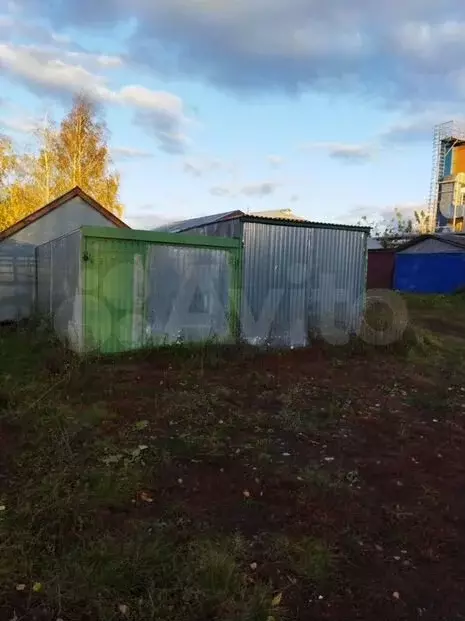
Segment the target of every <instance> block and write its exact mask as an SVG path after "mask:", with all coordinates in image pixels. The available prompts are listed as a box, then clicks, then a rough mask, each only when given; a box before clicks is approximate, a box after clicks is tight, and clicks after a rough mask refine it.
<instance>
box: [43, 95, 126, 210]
mask: <svg viewBox="0 0 465 621" xmlns="http://www.w3.org/2000/svg"><path fill="white" fill-rule="evenodd" d="M107 141H108V130H107V127H106V124H105V122H104V121H103V120H102V119H101V118H100V115H99V110H98V108H97V106H96V105H95V104H94V103H93V102H92V101H90V100H89V99H87V98H86V97H84V96H78V97H76V99H75V101H74V104H73V107H72V109H71V111H70V112H69V114H68V115H66V116H65V118H64V119H63V120H62V122H61V124H60V127H59V129H58V132H57V134H56V139H55V142H54V146H53V149H54V154H53V157H56V181H57V187H56V191H57V192H58V194H63V193H64V192H66V191H68V190H70V189H71V188H73V187H75V186H79V187H80V188H81V189H82V190H84V191H85V192H87V193H88V194H90V196H92V197H93V198H95V200H97V201H98V202H99V203H101V204H102V205H103V206H104V207H106V208H107V209H109V210H110V211H113V212H114V213H116V214H118V215H120V214H121V212H122V206H121V203H120V201H119V198H118V194H119V183H120V180H119V175H118V174H117V173H116V172H115V171H114V170H113V169H112V162H111V158H110V151H109V147H108V142H107Z"/></svg>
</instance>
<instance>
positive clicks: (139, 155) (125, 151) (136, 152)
mask: <svg viewBox="0 0 465 621" xmlns="http://www.w3.org/2000/svg"><path fill="white" fill-rule="evenodd" d="M111 152H112V154H113V155H114V157H115V158H117V159H119V160H139V159H146V158H150V157H153V153H151V152H150V151H144V150H143V149H136V148H133V147H113V148H112V149H111Z"/></svg>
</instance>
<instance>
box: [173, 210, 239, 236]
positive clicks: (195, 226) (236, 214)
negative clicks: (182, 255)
mask: <svg viewBox="0 0 465 621" xmlns="http://www.w3.org/2000/svg"><path fill="white" fill-rule="evenodd" d="M243 215H244V212H243V211H239V210H237V211H235V212H232V213H230V214H228V215H227V216H223V217H222V218H218V219H217V220H213V221H211V222H209V223H208V224H199V223H198V222H197V224H193V225H192V226H186V227H185V228H183V229H182V231H179V233H185V232H186V231H192V229H199V228H202V227H203V226H210V224H217V223H218V222H228V221H229V220H237V219H239V218H242V216H243ZM192 220H196V218H192ZM181 222H183V220H181ZM175 224H176V222H173V223H172V226H174V225H175ZM179 233H178V234H179Z"/></svg>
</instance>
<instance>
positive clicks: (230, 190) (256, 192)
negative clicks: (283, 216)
mask: <svg viewBox="0 0 465 621" xmlns="http://www.w3.org/2000/svg"><path fill="white" fill-rule="evenodd" d="M280 185H281V184H279V183H277V182H275V181H262V182H260V183H251V184H248V185H243V186H241V187H237V188H236V187H228V186H214V187H212V188H210V194H212V195H213V196H219V197H222V198H232V197H238V196H247V197H249V198H263V197H264V196H269V195H271V194H273V193H274V192H275V190H276V189H277V188H278V187H279V186H280Z"/></svg>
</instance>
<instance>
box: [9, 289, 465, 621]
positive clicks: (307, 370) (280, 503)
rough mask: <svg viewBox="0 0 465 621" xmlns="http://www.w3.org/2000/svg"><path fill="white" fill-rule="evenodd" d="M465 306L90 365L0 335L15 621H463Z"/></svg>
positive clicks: (440, 305) (23, 337)
mask: <svg viewBox="0 0 465 621" xmlns="http://www.w3.org/2000/svg"><path fill="white" fill-rule="evenodd" d="M464 311H465V304H464V303H463V302H460V303H454V305H450V304H449V303H448V302H447V304H446V302H445V301H444V300H442V301H441V300H439V301H436V302H435V303H434V305H432V304H429V303H428V304H426V303H425V306H424V307H423V306H422V305H421V304H417V305H416V306H415V307H413V308H412V316H413V317H414V318H415V323H414V329H412V327H411V328H410V332H409V335H408V338H406V339H405V342H403V343H402V344H400V345H398V346H395V347H392V348H385V347H373V348H369V347H363V346H359V345H357V344H355V345H353V346H348V347H343V348H342V347H339V348H337V347H334V348H330V347H326V346H322V345H314V346H313V347H311V348H308V349H305V350H299V351H287V352H272V351H268V352H261V353H257V352H256V351H252V350H248V349H244V350H239V351H237V350H234V349H230V350H217V349H199V350H186V351H184V350H183V349H182V348H179V350H174V351H173V350H171V351H157V352H151V353H144V354H143V355H137V356H121V357H118V358H106V359H102V360H94V361H85V362H79V361H76V360H75V359H74V358H73V357H72V356H70V355H69V354H68V353H67V352H65V351H63V350H62V349H60V348H59V346H57V345H55V344H52V345H50V344H49V345H47V353H46V354H45V355H44V353H43V342H40V339H39V340H38V342H37V343H36V344H34V343H32V344H31V337H30V335H28V333H26V332H24V331H23V332H15V331H11V330H10V331H8V332H6V331H5V332H4V333H3V336H2V337H1V346H2V347H3V353H4V354H6V353H7V351H8V352H10V353H11V355H12V356H13V354H14V356H15V358H14V362H13V361H10V362H9V363H8V364H7V363H5V355H2V363H1V365H2V368H1V371H2V376H1V377H2V382H1V384H0V388H1V392H0V442H1V446H2V451H1V453H0V535H1V539H0V580H1V587H0V619H15V620H16V621H19V619H27V620H28V621H29V620H32V619H43V620H44V621H45V620H47V621H48V620H51V619H63V621H78V620H79V621H80V620H84V619H86V620H89V621H90V620H91V619H92V620H94V619H95V620H100V619H101V620H105V621H106V620H107V619H108V620H109V619H134V620H135V619H144V620H145V619H153V620H155V619H157V620H158V619H160V620H164V619H166V620H168V619H170V620H171V621H187V620H189V621H190V620H192V621H207V620H214V619H217V620H220V619H221V620H222V621H223V620H233V619H234V620H244V621H246V620H250V621H255V620H257V621H258V620H263V621H279V620H283V619H291V620H299V621H300V620H301V621H304V620H305V621H307V620H308V619H321V620H331V621H336V620H337V621H347V620H348V619H350V620H354V619H361V620H364V621H371V620H375V619H380V618H382V619H386V620H391V619H392V620H394V619H396V620H398V619H409V620H410V619H428V620H431V621H433V620H434V621H441V620H443V621H446V620H447V621H455V620H459V619H465V383H464V378H465V371H464V370H463V361H464V352H465V340H463V338H462V337H465V331H463V332H461V331H460V329H459V326H460V318H461V317H462V316H463V315H462V313H463V312H464ZM447 313H449V316H450V323H449V324H448V325H449V326H450V325H453V326H454V327H453V329H452V330H449V329H448V330H445V331H444V333H442V332H441V328H440V326H441V322H446V323H447ZM422 318H423V319H424V321H423V322H422ZM435 319H436V321H437V322H438V323H437V324H434V321H435ZM434 325H436V331H428V330H427V329H426V326H428V327H429V328H434ZM419 326H421V327H419ZM437 326H439V329H438V328H437Z"/></svg>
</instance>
